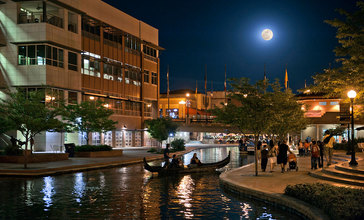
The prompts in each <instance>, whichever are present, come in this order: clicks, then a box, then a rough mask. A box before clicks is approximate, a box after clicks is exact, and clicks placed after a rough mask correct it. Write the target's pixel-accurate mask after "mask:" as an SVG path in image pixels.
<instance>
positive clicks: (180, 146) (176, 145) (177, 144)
mask: <svg viewBox="0 0 364 220" xmlns="http://www.w3.org/2000/svg"><path fill="white" fill-rule="evenodd" d="M171 146H172V150H173V151H184V150H186V147H185V140H183V139H180V138H177V139H174V140H173V141H172V142H171Z"/></svg>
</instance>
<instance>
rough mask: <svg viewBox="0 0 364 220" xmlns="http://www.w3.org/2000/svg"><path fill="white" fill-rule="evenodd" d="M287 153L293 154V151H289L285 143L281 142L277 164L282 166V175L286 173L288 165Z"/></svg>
mask: <svg viewBox="0 0 364 220" xmlns="http://www.w3.org/2000/svg"><path fill="white" fill-rule="evenodd" d="M287 152H290V153H291V154H292V151H291V150H290V149H289V147H288V145H287V144H286V143H285V142H283V141H282V142H279V143H278V156H277V164H280V165H281V172H282V173H284V170H285V168H286V164H287Z"/></svg>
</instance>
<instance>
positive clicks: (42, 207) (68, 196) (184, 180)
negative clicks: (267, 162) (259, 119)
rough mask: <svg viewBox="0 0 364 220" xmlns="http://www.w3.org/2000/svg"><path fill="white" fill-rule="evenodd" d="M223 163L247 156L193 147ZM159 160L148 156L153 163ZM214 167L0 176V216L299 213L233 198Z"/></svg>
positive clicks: (258, 215)
mask: <svg viewBox="0 0 364 220" xmlns="http://www.w3.org/2000/svg"><path fill="white" fill-rule="evenodd" d="M229 150H231V152H232V158H231V162H230V164H228V165H227V168H226V169H230V168H234V167H238V166H242V165H246V164H248V163H251V162H253V161H254V158H253V156H247V155H241V156H240V155H239V153H238V149H237V147H227V148H225V147H224V148H208V149H200V150H196V151H193V152H191V153H188V154H186V155H185V156H184V158H183V159H184V161H185V164H188V161H189V160H190V158H191V157H192V154H193V153H194V152H196V153H197V154H198V157H199V158H200V159H201V160H202V162H215V161H219V160H222V159H223V158H225V157H226V156H227V153H228V151H229ZM158 163H160V162H153V163H152V164H158ZM218 177H219V173H218V172H216V173H212V174H194V175H179V176H173V177H163V178H161V177H157V176H152V175H151V174H150V173H149V172H148V171H145V170H144V169H143V166H142V165H141V164H138V165H132V166H127V167H118V168H110V169H102V170H94V171H87V172H79V173H73V174H64V175H59V176H47V177H40V178H0V195H1V196H0V219H299V217H297V216H295V215H292V214H289V213H287V212H285V211H283V210H279V209H278V210H277V209H275V208H273V207H271V206H268V205H267V204H264V203H260V202H256V201H252V200H250V199H241V198H240V199H236V198H234V197H233V196H230V195H227V194H225V193H224V192H222V190H221V189H220V187H219V178H218Z"/></svg>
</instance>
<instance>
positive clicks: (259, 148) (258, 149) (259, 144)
mask: <svg viewBox="0 0 364 220" xmlns="http://www.w3.org/2000/svg"><path fill="white" fill-rule="evenodd" d="M261 149H262V142H261V141H260V140H259V141H258V143H257V155H258V157H257V158H258V161H259V160H260V151H261Z"/></svg>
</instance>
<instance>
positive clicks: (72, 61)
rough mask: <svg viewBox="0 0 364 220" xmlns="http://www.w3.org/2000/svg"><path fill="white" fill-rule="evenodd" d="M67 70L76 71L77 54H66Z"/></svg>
mask: <svg viewBox="0 0 364 220" xmlns="http://www.w3.org/2000/svg"><path fill="white" fill-rule="evenodd" d="M68 69H69V70H74V71H77V54H76V53H72V52H68Z"/></svg>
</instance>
